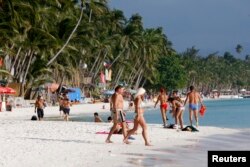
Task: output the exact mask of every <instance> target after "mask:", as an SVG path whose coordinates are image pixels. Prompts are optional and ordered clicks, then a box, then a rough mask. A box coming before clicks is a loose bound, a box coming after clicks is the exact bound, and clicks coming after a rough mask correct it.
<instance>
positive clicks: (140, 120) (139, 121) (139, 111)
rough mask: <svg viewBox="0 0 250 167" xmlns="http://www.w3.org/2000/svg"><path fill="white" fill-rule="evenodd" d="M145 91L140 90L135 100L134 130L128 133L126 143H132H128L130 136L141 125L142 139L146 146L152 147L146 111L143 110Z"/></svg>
mask: <svg viewBox="0 0 250 167" xmlns="http://www.w3.org/2000/svg"><path fill="white" fill-rule="evenodd" d="M145 92H146V91H145V89H143V88H139V89H138V91H137V93H136V94H135V99H134V104H135V117H134V127H133V129H131V130H129V131H128V134H127V136H126V137H125V138H124V143H126V144H129V143H130V142H129V141H128V138H129V136H131V135H132V134H134V133H135V132H136V131H137V129H138V127H139V125H140V126H141V127H142V137H143V139H144V141H145V145H146V146H151V144H150V143H149V141H148V130H147V124H146V121H145V119H144V116H143V113H144V109H143V108H142V101H143V98H144V94H145Z"/></svg>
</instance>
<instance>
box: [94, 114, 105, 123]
mask: <svg viewBox="0 0 250 167" xmlns="http://www.w3.org/2000/svg"><path fill="white" fill-rule="evenodd" d="M94 122H103V121H102V119H101V117H100V116H99V114H98V113H97V112H95V113H94Z"/></svg>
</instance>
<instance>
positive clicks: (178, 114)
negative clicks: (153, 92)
mask: <svg viewBox="0 0 250 167" xmlns="http://www.w3.org/2000/svg"><path fill="white" fill-rule="evenodd" d="M168 101H169V102H170V103H171V104H172V110H173V117H174V118H175V124H176V125H178V121H179V123H180V126H181V129H183V111H184V110H185V107H184V104H183V102H182V101H181V99H180V98H174V97H172V98H169V99H168Z"/></svg>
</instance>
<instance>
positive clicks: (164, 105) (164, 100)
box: [155, 88, 168, 127]
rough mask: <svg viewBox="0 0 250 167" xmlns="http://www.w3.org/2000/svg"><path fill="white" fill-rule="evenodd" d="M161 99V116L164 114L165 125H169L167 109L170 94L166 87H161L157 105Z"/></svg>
mask: <svg viewBox="0 0 250 167" xmlns="http://www.w3.org/2000/svg"><path fill="white" fill-rule="evenodd" d="M159 101H160V109H161V116H162V121H163V126H164V127H166V126H167V120H168V118H167V109H168V103H167V101H168V95H167V91H166V90H165V89H164V88H161V89H160V95H159V96H158V98H157V101H156V102H155V107H156V105H157V103H158V102H159Z"/></svg>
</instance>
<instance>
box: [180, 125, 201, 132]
mask: <svg viewBox="0 0 250 167" xmlns="http://www.w3.org/2000/svg"><path fill="white" fill-rule="evenodd" d="M182 131H189V132H199V130H198V129H196V128H195V127H193V126H186V127H185V128H183V129H182Z"/></svg>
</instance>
